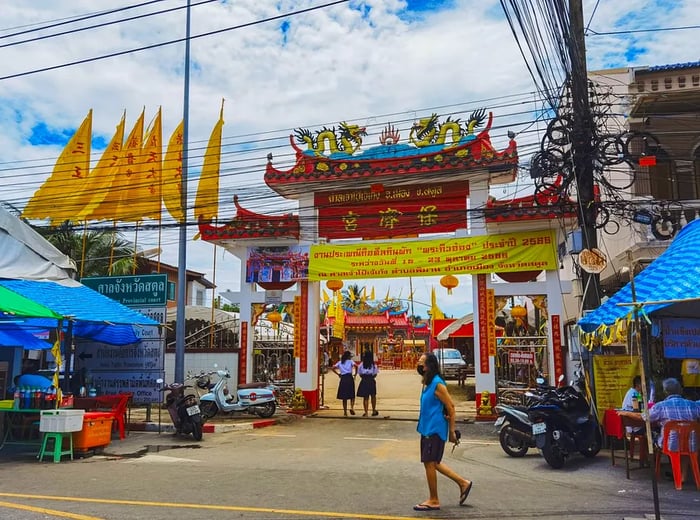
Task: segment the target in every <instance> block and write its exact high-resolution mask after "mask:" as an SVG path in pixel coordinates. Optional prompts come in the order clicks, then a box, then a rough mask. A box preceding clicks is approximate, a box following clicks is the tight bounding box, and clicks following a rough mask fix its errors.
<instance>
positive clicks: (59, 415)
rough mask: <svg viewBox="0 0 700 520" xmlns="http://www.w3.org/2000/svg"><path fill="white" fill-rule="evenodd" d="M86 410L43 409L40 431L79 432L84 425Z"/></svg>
mask: <svg viewBox="0 0 700 520" xmlns="http://www.w3.org/2000/svg"><path fill="white" fill-rule="evenodd" d="M83 414H85V410H42V411H41V416H40V418H39V431H40V432H56V433H64V432H77V431H80V429H81V428H82V427H83Z"/></svg>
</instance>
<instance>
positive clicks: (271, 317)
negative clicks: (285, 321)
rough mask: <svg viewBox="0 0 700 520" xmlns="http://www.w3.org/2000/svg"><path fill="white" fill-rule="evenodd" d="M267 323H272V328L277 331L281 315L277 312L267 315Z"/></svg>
mask: <svg viewBox="0 0 700 520" xmlns="http://www.w3.org/2000/svg"><path fill="white" fill-rule="evenodd" d="M267 321H269V322H270V323H272V328H273V329H275V330H277V328H278V327H279V324H280V321H282V315H281V314H280V313H279V312H277V311H272V312H268V313H267Z"/></svg>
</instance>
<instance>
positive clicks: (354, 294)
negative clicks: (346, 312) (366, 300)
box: [342, 284, 364, 309]
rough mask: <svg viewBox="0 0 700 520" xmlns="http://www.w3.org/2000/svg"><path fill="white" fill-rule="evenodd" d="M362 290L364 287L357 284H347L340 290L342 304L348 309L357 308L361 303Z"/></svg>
mask: <svg viewBox="0 0 700 520" xmlns="http://www.w3.org/2000/svg"><path fill="white" fill-rule="evenodd" d="M362 291H364V287H360V286H359V285H357V284H352V285H348V288H347V289H346V290H344V291H342V294H343V306H345V307H347V308H350V309H359V308H360V306H361V303H362Z"/></svg>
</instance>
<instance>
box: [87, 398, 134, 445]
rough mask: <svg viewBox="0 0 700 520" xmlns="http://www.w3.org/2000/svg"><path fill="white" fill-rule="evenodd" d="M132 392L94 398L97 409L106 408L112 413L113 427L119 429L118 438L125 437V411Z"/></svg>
mask: <svg viewBox="0 0 700 520" xmlns="http://www.w3.org/2000/svg"><path fill="white" fill-rule="evenodd" d="M132 395H133V394H132V393H130V392H126V393H123V394H117V395H102V396H99V397H97V398H96V402H97V408H98V410H103V409H107V410H108V411H110V412H111V413H112V418H113V419H114V420H113V421H112V425H113V427H114V428H115V429H116V428H118V429H119V439H121V440H124V439H125V438H126V412H127V407H128V406H129V400H130V399H131V397H132Z"/></svg>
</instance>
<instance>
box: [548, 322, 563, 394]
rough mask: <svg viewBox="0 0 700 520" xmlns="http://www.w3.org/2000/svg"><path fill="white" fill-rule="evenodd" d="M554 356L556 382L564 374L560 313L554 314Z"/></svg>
mask: <svg viewBox="0 0 700 520" xmlns="http://www.w3.org/2000/svg"><path fill="white" fill-rule="evenodd" d="M551 320H552V356H553V358H554V359H553V361H554V383H556V381H558V380H559V376H560V375H562V374H564V370H565V367H564V352H563V351H562V344H561V319H560V318H559V315H558V314H552V317H551Z"/></svg>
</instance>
